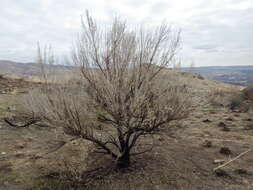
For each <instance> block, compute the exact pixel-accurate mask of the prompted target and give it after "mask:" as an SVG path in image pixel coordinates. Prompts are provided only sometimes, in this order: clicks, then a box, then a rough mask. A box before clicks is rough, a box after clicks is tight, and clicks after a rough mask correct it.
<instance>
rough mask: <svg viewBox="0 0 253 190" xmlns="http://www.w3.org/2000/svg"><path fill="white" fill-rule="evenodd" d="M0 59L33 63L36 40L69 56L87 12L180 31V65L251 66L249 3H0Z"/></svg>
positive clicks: (252, 3)
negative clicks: (170, 26) (164, 22)
mask: <svg viewBox="0 0 253 190" xmlns="http://www.w3.org/2000/svg"><path fill="white" fill-rule="evenodd" d="M0 1H1V7H0V59H4V60H13V61H18V62H34V61H35V58H36V48H37V42H38V41H39V42H40V43H41V44H42V45H44V44H51V45H52V47H53V49H54V52H55V55H56V56H68V55H69V52H70V51H71V47H72V44H73V42H74V40H75V39H76V36H77V34H78V33H79V32H80V21H81V16H82V15H84V14H85V10H88V11H89V13H90V14H91V15H92V16H93V17H94V18H95V19H96V20H97V21H98V22H99V23H103V24H110V21H111V19H112V18H113V17H114V16H115V15H117V16H119V17H121V18H122V19H125V20H126V21H127V24H129V25H131V26H132V25H140V24H142V25H150V26H156V25H159V24H160V23H161V22H162V21H164V20H166V21H167V22H168V23H170V24H172V26H174V27H175V28H180V29H181V30H182V33H181V37H182V46H181V51H180V52H179V54H178V58H179V59H180V60H181V61H182V65H183V66H193V65H194V66H227V65H253V0H71V1H70V0H0Z"/></svg>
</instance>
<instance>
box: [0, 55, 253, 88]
mask: <svg viewBox="0 0 253 190" xmlns="http://www.w3.org/2000/svg"><path fill="white" fill-rule="evenodd" d="M46 70H48V71H49V73H50V72H53V73H54V74H62V73H66V72H70V71H72V70H73V67H71V66H64V65H54V66H48V67H47V68H46ZM182 70H183V71H190V72H192V73H196V74H200V75H202V76H204V77H205V78H207V79H211V80H216V81H220V82H224V83H229V84H234V85H241V86H248V85H250V84H253V66H211V67H194V68H182ZM0 74H6V75H9V76H16V77H35V76H36V77H38V76H40V75H41V69H40V66H39V65H38V64H36V63H18V62H13V61H8V60H0Z"/></svg>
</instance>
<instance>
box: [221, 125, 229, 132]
mask: <svg viewBox="0 0 253 190" xmlns="http://www.w3.org/2000/svg"><path fill="white" fill-rule="evenodd" d="M222 131H226V132H228V131H230V129H229V128H228V127H227V126H224V127H223V128H222Z"/></svg>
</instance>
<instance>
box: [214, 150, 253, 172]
mask: <svg viewBox="0 0 253 190" xmlns="http://www.w3.org/2000/svg"><path fill="white" fill-rule="evenodd" d="M251 150H252V149H249V150H246V151H245V152H243V153H241V154H239V155H238V156H236V157H235V158H233V159H232V160H229V161H228V162H226V163H224V164H222V165H220V166H218V167H216V168H214V169H213V171H214V172H215V171H217V170H218V169H221V168H223V167H225V166H226V165H228V164H230V163H231V162H233V161H235V160H237V159H239V158H240V157H242V156H243V155H245V154H247V153H248V152H250V151H251Z"/></svg>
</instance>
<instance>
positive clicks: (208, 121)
mask: <svg viewBox="0 0 253 190" xmlns="http://www.w3.org/2000/svg"><path fill="white" fill-rule="evenodd" d="M203 122H204V123H210V122H212V121H210V120H209V119H205V120H203Z"/></svg>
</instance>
